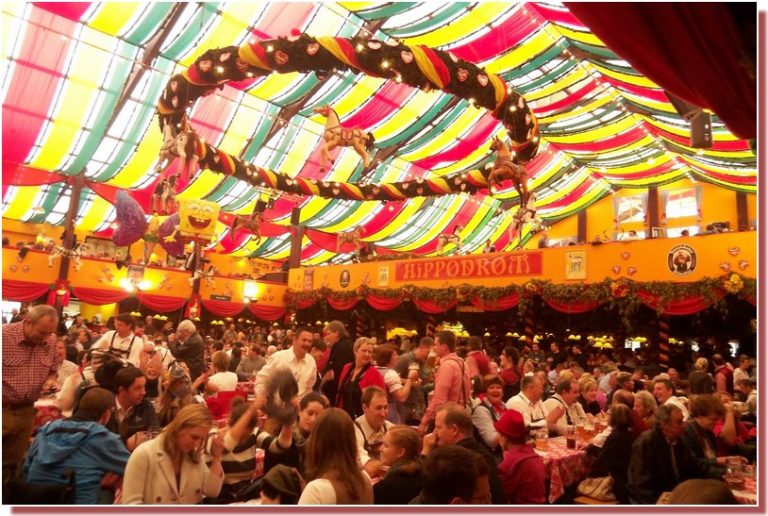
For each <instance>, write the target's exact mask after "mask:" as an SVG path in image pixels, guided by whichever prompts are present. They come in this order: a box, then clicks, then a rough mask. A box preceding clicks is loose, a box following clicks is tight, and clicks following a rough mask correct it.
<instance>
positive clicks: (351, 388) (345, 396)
mask: <svg viewBox="0 0 768 516" xmlns="http://www.w3.org/2000/svg"><path fill="white" fill-rule="evenodd" d="M374 343H375V341H374V340H373V339H369V338H368V337H360V338H359V339H357V340H356V341H355V344H354V346H353V348H352V351H353V352H354V354H355V360H354V362H350V363H348V364H347V365H345V366H344V368H343V369H342V370H341V376H340V377H339V378H340V379H339V393H338V395H337V398H336V406H337V407H339V408H341V409H344V410H345V411H346V412H347V414H349V415H350V416H351V417H352V419H356V418H358V417H360V416H362V415H363V404H362V401H361V400H362V395H363V389H365V388H366V387H370V386H371V385H375V386H376V387H380V388H381V389H383V390H384V392H386V391H387V384H386V383H385V382H384V377H383V376H381V373H380V372H379V371H378V370H377V369H376V368H375V367H372V365H373V364H372V359H373V347H374Z"/></svg>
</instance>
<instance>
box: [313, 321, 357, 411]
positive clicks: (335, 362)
mask: <svg viewBox="0 0 768 516" xmlns="http://www.w3.org/2000/svg"><path fill="white" fill-rule="evenodd" d="M323 340H324V341H325V343H326V344H327V345H328V346H330V347H331V354H330V356H329V357H328V363H327V364H326V366H325V370H324V371H323V373H322V380H321V382H320V390H321V391H322V392H323V394H325V396H326V397H327V398H328V399H329V400H330V401H331V404H332V405H334V406H335V405H336V394H337V392H338V388H339V378H341V370H342V369H343V368H344V366H345V365H346V364H348V363H350V362H354V361H355V353H354V352H353V350H352V348H353V342H352V338H351V337H350V336H349V333H347V329H346V328H345V327H344V323H343V322H341V321H331V322H329V323H328V324H327V325H326V326H325V328H323Z"/></svg>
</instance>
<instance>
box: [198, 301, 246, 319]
mask: <svg viewBox="0 0 768 516" xmlns="http://www.w3.org/2000/svg"><path fill="white" fill-rule="evenodd" d="M203 308H205V309H206V310H207V311H209V312H211V313H212V314H213V315H218V316H219V317H234V316H236V315H237V314H239V313H240V312H242V311H243V308H245V304H244V303H231V302H229V301H216V300H214V299H203Z"/></svg>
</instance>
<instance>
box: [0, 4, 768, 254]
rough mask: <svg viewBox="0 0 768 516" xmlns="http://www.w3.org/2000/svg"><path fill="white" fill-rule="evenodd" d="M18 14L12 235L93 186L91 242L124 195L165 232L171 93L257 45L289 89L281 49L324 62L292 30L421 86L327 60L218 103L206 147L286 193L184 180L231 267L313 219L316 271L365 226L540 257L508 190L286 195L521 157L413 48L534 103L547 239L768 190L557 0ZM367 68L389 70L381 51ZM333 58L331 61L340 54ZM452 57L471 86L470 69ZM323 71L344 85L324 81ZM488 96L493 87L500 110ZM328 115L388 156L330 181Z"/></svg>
mask: <svg viewBox="0 0 768 516" xmlns="http://www.w3.org/2000/svg"><path fill="white" fill-rule="evenodd" d="M596 5H597V4H596ZM1 9H2V16H3V22H4V28H5V29H7V30H5V31H4V33H5V34H7V35H8V37H7V38H6V41H5V44H4V46H3V57H2V59H3V64H2V66H3V72H4V74H3V76H4V99H3V217H5V218H8V219H13V220H21V221H27V222H31V223H42V222H48V223H51V224H55V225H63V223H64V219H65V218H66V214H67V207H68V205H69V200H70V195H71V191H72V189H71V182H70V179H71V176H73V175H75V174H77V173H79V172H81V171H83V170H85V175H86V178H87V186H86V188H84V190H83V191H82V193H81V195H80V199H79V209H78V212H77V219H76V222H77V224H78V225H79V226H80V227H81V228H82V229H83V230H85V231H95V232H98V233H99V234H101V235H104V236H110V235H111V231H112V230H111V229H110V225H111V224H112V223H113V222H114V221H115V210H114V206H113V203H114V201H115V195H116V192H117V191H119V190H129V191H130V195H131V197H133V198H134V199H135V200H136V201H137V202H138V203H139V204H140V205H141V207H142V209H143V210H144V212H145V213H147V214H149V213H151V210H150V207H151V199H152V193H153V191H154V187H155V185H156V184H157V183H158V182H159V181H161V180H162V179H164V178H168V177H171V176H174V175H175V173H176V172H177V171H179V170H177V169H179V167H178V163H174V164H172V165H171V166H170V167H169V170H166V171H165V172H164V173H163V174H159V173H158V172H157V171H156V170H155V164H156V161H157V156H158V153H159V151H160V148H161V146H162V144H163V141H162V138H158V136H157V128H158V127H159V117H157V116H156V114H155V106H156V104H157V101H158V99H159V98H160V97H161V96H162V94H163V92H164V88H165V87H166V85H168V84H169V82H170V81H171V78H172V77H173V76H175V75H178V74H182V73H184V72H186V71H188V70H189V69H190V67H191V66H193V65H194V63H196V62H198V58H199V57H201V56H202V55H203V54H204V52H205V50H206V49H213V48H219V49H222V48H225V47H227V46H233V45H235V46H237V48H238V49H240V48H243V47H245V46H249V47H250V45H251V44H252V43H251V42H252V41H254V40H255V42H256V43H257V46H262V45H265V44H266V43H265V42H267V41H277V42H278V43H274V44H273V45H274V46H273V52H272V53H271V54H267V57H266V59H267V61H266V62H268V63H269V64H270V66H274V68H275V69H277V70H280V69H281V66H282V65H277V63H276V61H274V59H275V55H276V54H275V52H276V51H277V50H282V52H284V53H285V54H286V56H288V58H289V61H288V63H286V65H285V66H288V65H290V64H291V60H292V59H293V57H292V53H291V52H293V50H291V49H292V48H293V47H292V46H291V45H294V44H295V45H297V46H299V45H302V44H304V43H302V42H304V41H306V45H307V46H308V45H309V44H313V43H310V42H309V40H307V39H306V38H307V36H301V37H300V38H299V40H297V41H296V42H295V43H291V42H290V41H288V39H285V40H279V37H280V36H283V37H285V36H288V35H290V34H291V31H292V30H294V29H296V30H299V31H300V32H301V33H303V34H313V35H318V38H317V39H316V40H315V41H317V40H318V39H321V38H320V37H319V35H326V36H327V37H328V38H333V39H334V41H337V40H336V38H339V40H344V41H346V40H349V41H355V42H357V41H361V42H364V43H363V44H364V45H366V44H367V42H368V41H373V40H376V41H380V42H382V48H381V49H380V50H379V51H384V52H390V53H391V56H390V54H387V55H388V56H390V57H389V59H388V60H391V61H392V62H393V63H394V62H398V63H399V62H402V63H403V64H404V65H405V66H401V67H393V68H395V69H397V71H398V72H399V73H400V74H401V75H402V74H405V76H403V78H402V80H403V82H401V83H397V82H396V80H393V79H396V76H395V75H394V74H393V73H392V72H391V71H389V72H385V70H382V69H378V71H379V75H381V76H383V77H386V78H381V77H374V76H371V75H364V74H362V73H359V72H358V71H357V68H355V67H350V66H349V65H345V66H336V71H333V70H332V68H333V67H332V66H330V67H329V63H327V64H324V65H323V66H322V67H320V66H317V67H315V66H314V65H315V64H316V63H318V61H312V60H310V64H311V65H312V68H311V71H309V68H307V70H308V71H307V72H303V71H297V72H288V73H269V74H267V72H268V71H269V70H267V69H263V70H262V69H259V70H260V72H259V73H258V74H256V73H255V72H254V76H253V77H245V79H243V80H241V81H236V82H229V83H228V84H227V85H225V86H223V88H221V89H218V88H217V89H215V90H214V91H213V92H212V93H211V94H210V95H207V96H205V97H202V98H200V99H199V100H198V101H197V102H196V103H195V104H194V106H193V107H192V109H191V112H190V114H189V123H190V125H191V127H193V128H194V129H195V130H196V131H197V132H198V134H199V135H200V136H201V137H202V138H203V140H204V141H205V142H206V143H207V144H209V145H210V146H212V147H214V148H216V149H217V150H219V151H221V152H224V153H226V154H227V155H229V156H235V157H236V159H237V160H239V161H240V162H242V163H243V164H245V165H251V166H252V167H253V168H254V170H264V171H265V175H268V174H274V175H275V178H276V179H275V184H274V188H270V187H267V186H258V187H256V186H254V185H253V183H252V182H250V181H248V179H247V178H248V176H247V173H246V175H245V177H243V178H242V179H241V177H242V176H238V175H236V176H234V177H233V176H224V175H222V174H220V173H215V172H212V171H211V170H208V169H206V170H202V171H201V172H199V173H197V174H196V175H193V176H192V177H190V178H183V177H182V178H180V180H179V181H178V182H177V184H176V190H177V191H178V195H177V198H178V199H179V200H181V199H185V198H186V199H204V200H207V201H211V202H215V203H217V204H218V205H219V206H221V210H222V214H221V215H220V217H219V223H218V225H217V228H216V234H217V236H218V242H219V243H218V248H219V250H220V251H222V252H227V253H232V254H233V255H236V256H246V255H252V256H259V257H263V258H269V259H277V260H282V259H285V258H287V256H288V254H289V251H290V233H289V231H288V227H287V226H288V225H289V220H290V214H291V210H292V209H293V208H294V207H296V206H299V207H301V223H302V224H305V225H306V226H307V227H308V228H309V229H308V231H307V237H306V238H305V239H304V241H303V246H302V255H301V258H302V263H304V264H308V265H312V264H319V263H324V262H329V261H333V260H344V259H346V258H348V254H347V253H344V252H342V254H340V255H338V254H337V253H336V244H337V242H336V234H337V233H341V232H348V231H351V230H353V229H354V228H357V227H360V228H361V230H362V235H363V238H362V239H363V241H365V242H372V243H375V244H376V246H377V251H378V252H379V254H380V255H381V254H384V253H412V254H417V255H424V254H433V253H435V252H436V250H437V245H438V237H439V235H441V234H443V233H449V232H451V229H452V228H454V227H455V226H456V225H460V226H462V227H463V228H464V229H463V230H462V234H461V236H460V237H461V242H462V249H463V250H465V251H468V252H480V251H481V249H482V247H483V246H484V244H485V241H486V240H488V239H490V240H491V241H492V243H493V244H494V245H495V246H496V248H497V249H499V250H504V249H512V248H514V247H515V246H516V245H518V243H519V240H520V239H522V240H525V239H527V238H530V233H529V232H528V231H527V230H526V229H523V231H522V234H521V235H519V236H515V237H514V238H512V239H510V237H509V234H508V231H507V230H508V229H509V227H510V226H511V225H512V224H514V223H515V221H514V218H513V215H514V210H512V211H510V210H509V206H510V205H514V204H517V193H516V192H515V191H514V188H513V187H512V186H511V184H508V183H505V184H502V185H500V187H498V188H496V190H497V191H496V192H494V193H493V195H488V194H489V193H491V192H488V191H487V190H485V189H484V188H482V187H479V186H478V190H467V191H466V193H465V192H458V191H456V193H453V192H452V193H447V192H446V195H442V196H434V197H413V198H404V199H402V200H390V201H389V202H386V203H384V202H381V201H367V200H352V199H351V198H349V199H328V198H323V197H321V196H319V195H304V193H305V192H304V190H302V191H301V195H299V191H298V190H293V193H285V192H284V191H283V190H282V189H281V186H286V188H293V187H298V186H299V185H301V184H302V182H301V181H299V182H295V183H294V185H287V179H291V180H293V181H297V180H306V181H308V183H304V187H305V188H311V187H317V188H318V189H322V188H324V186H323V182H326V183H327V184H328V187H329V188H330V189H331V193H333V188H334V184H333V183H347V184H357V185H361V184H362V186H365V187H368V186H370V185H373V184H377V183H389V184H396V185H398V184H403V183H410V182H414V181H416V180H417V179H422V180H423V181H424V183H423V184H424V187H425V191H426V189H427V188H431V186H429V183H428V182H429V181H435V182H437V183H438V184H440V181H446V183H447V184H448V185H450V183H451V181H452V180H455V179H456V178H462V180H464V181H466V183H467V185H468V186H467V188H469V185H470V184H471V178H472V177H473V175H475V174H478V173H479V174H480V175H483V176H484V175H485V172H486V170H487V169H486V165H488V164H489V163H491V162H492V161H493V159H494V157H493V155H492V153H491V152H490V150H489V147H488V143H489V142H490V140H491V139H492V138H493V137H494V136H496V137H499V138H501V139H503V140H504V139H507V138H508V136H507V133H508V129H507V128H506V127H505V126H504V124H503V123H502V122H501V121H500V120H499V119H497V118H494V116H492V115H491V114H490V113H489V111H487V110H486V109H478V108H477V107H473V106H472V104H471V103H470V102H469V101H468V97H467V96H461V95H457V94H453V93H445V92H443V91H441V90H438V89H437V88H435V89H434V90H433V91H431V92H425V91H423V90H422V89H419V88H418V87H413V86H411V85H409V83H407V82H405V78H406V76H408V74H409V73H411V72H409V70H410V71H412V72H414V75H412V76H410V77H411V78H413V79H414V80H415V79H417V78H418V75H417V74H416V70H417V69H418V72H419V74H421V69H420V68H418V63H417V62H416V57H415V56H416V54H415V53H414V52H413V51H412V50H411V53H414V58H413V60H412V61H411V62H410V63H407V64H406V63H405V60H404V59H403V55H400V53H399V52H400V51H402V50H405V47H407V48H409V49H412V48H420V46H423V47H427V48H430V49H433V50H434V51H435V52H436V53H437V55H438V56H443V57H444V56H447V55H448V53H450V54H452V55H454V56H456V58H457V59H458V60H460V61H465V62H467V63H476V65H477V69H478V70H480V72H471V73H470V76H471V77H470V78H468V79H467V80H466V81H464V82H463V83H459V82H458V75H456V76H455V77H456V81H455V84H456V85H458V84H464V85H469V84H472V85H473V87H474V86H475V84H474V83H476V84H477V85H479V84H480V83H479V82H478V81H477V79H473V77H475V75H472V73H482V71H483V70H484V71H485V73H487V74H496V75H498V77H499V78H500V79H501V81H503V82H504V83H505V84H508V85H510V86H511V87H512V88H513V90H514V91H515V92H517V93H516V94H520V95H523V96H524V97H525V99H526V101H527V104H528V106H529V107H530V108H531V109H532V111H533V113H534V114H535V116H536V119H537V121H538V125H539V130H540V133H541V135H540V141H539V150H538V153H537V154H536V156H535V157H534V158H533V159H532V160H531V161H530V162H528V163H527V164H526V165H525V167H526V170H527V173H528V176H529V178H530V179H529V188H530V189H531V191H532V192H536V193H537V195H538V200H537V201H536V205H537V209H538V215H539V216H540V217H541V218H542V219H543V220H544V221H545V222H546V223H550V224H551V223H553V222H555V221H558V220H561V219H563V218H565V217H568V216H570V215H573V214H575V213H577V212H579V211H581V210H584V209H586V208H588V207H589V206H591V205H592V204H593V203H595V202H597V201H599V200H601V199H603V198H604V197H606V196H608V195H611V192H612V191H617V190H620V189H622V188H638V189H643V188H648V187H651V186H662V185H665V184H669V183H672V182H675V181H678V180H681V179H688V180H691V181H694V180H695V181H706V182H709V183H712V184H715V185H718V186H721V187H723V188H728V189H731V190H737V191H743V192H749V193H754V192H756V177H757V171H756V158H755V155H754V153H753V152H752V151H751V150H750V148H749V144H748V142H747V141H745V140H740V139H738V138H736V137H735V136H734V135H733V134H731V133H730V132H729V131H728V130H727V128H725V126H724V125H723V124H722V122H721V120H720V119H719V118H718V117H717V116H716V115H715V116H713V119H712V132H713V146H712V148H710V149H695V148H692V147H691V146H690V142H689V137H690V129H689V125H688V123H687V122H686V121H685V120H684V119H683V118H682V117H681V116H680V115H678V114H677V112H676V111H675V109H674V107H673V106H672V105H671V103H670V102H669V100H668V98H667V97H666V94H665V93H664V91H663V90H662V89H661V88H660V87H658V86H657V85H656V84H654V83H653V82H652V81H651V80H649V79H648V78H646V77H644V76H643V75H642V74H640V73H639V72H637V71H636V70H634V69H633V68H632V67H631V66H630V65H629V64H628V63H627V62H625V61H624V60H623V59H622V58H621V57H620V56H618V55H616V54H615V53H614V52H613V51H612V50H611V49H610V48H607V47H606V46H605V45H604V44H603V43H602V42H601V41H600V40H599V39H598V38H597V37H595V36H594V35H593V34H592V33H591V32H590V31H589V30H588V29H587V28H586V27H585V26H584V24H582V23H581V22H580V21H579V20H578V19H576V18H575V17H574V16H573V15H572V14H571V13H570V12H569V11H568V9H567V8H566V7H565V6H564V5H562V4H559V3H556V2H546V3H544V2H536V3H497V2H482V3H467V2H461V3H458V2H457V3H444V4H435V3H414V2H407V3H380V2H354V3H344V2H341V3H316V4H314V3H308V2H301V3H294V2H291V3H277V2H259V3H246V2H230V3H162V2H157V3H141V2H132V3H125V2H99V3H88V2H78V3H54V2H45V3H24V2H15V3H9V2H6V3H3V5H2V7H1ZM616 23H617V24H620V23H622V20H617V21H616ZM627 30H631V27H627ZM310 39H312V38H310ZM389 43H392V44H393V45H394V43H397V45H398V47H397V49H400V50H399V51H397V50H396V47H395V46H392V45H390V44H389ZM318 44H319V41H318ZM279 45H286V48H287V49H288V50H284V49H281V48H278V46H279ZM401 46H402V48H401ZM43 48H44V49H46V51H45V52H41V51H40V49H43ZM312 48H313V49H314V48H315V47H312ZM264 49H265V50H266V48H264ZM353 50H354V54H355V56H356V57H357V58H358V62H359V63H361V66H363V67H366V66H367V67H370V66H371V64H374V65H375V64H376V63H379V61H375V62H371V63H369V62H367V61H365V59H363V60H362V61H361V60H360V59H361V58H359V57H358V54H357V48H356V43H355V47H353ZM238 51H239V50H238ZM301 51H303V52H305V53H306V50H301ZM368 52H370V55H373V52H374V49H367V50H365V53H368ZM320 54H322V55H325V56H326V57H327V58H328V59H330V57H329V56H330V55H331V54H330V52H329V51H327V50H326V47H323V46H322V45H321V46H320V47H319V48H318V52H317V54H316V56H317V55H320ZM345 55H346V54H345ZM405 55H406V56H407V54H405ZM238 56H239V54H238ZM233 57H236V56H235V54H233ZM280 59H281V60H282V57H281V58H280ZM317 59H320V57H318V58H317ZM323 59H325V57H323ZM334 59H335V57H334ZM405 59H410V58H409V57H406V58H405ZM441 59H442V58H441ZM448 59H449V61H448V64H447V66H448V67H449V70H454V68H451V67H452V66H454V65H455V66H458V64H457V63H453V61H452V60H451V59H450V57H448ZM452 63H453V64H452ZM294 64H295V63H294ZM319 68H323V69H325V70H327V71H329V73H328V74H327V75H325V76H324V77H323V78H321V77H318V76H317V74H316V73H315V72H314V70H315V69H319ZM401 68H402V70H401ZM283 69H284V70H285V69H286V68H283ZM466 69H467V70H468V72H470V69H469V68H466ZM248 70H251V68H249V69H248ZM374 70H376V69H375V66H374ZM214 71H215V70H214ZM369 71H370V70H369ZM454 73H458V72H457V71H454ZM321 75H323V74H322V73H321ZM422 75H423V74H422ZM423 77H426V75H423ZM489 77H490V75H489ZM452 78H453V76H452ZM472 81H474V83H473V82H472ZM433 84H436V82H433ZM491 86H492V85H491V83H490V80H489V85H488V86H485V87H483V91H485V90H486V89H487V91H489V92H490V91H491V90H490V88H491ZM494 91H495V90H494ZM483 98H484V99H485V100H482V99H481V97H480V96H477V97H476V98H475V100H476V101H477V102H478V103H479V102H481V100H482V102H487V101H488V99H490V96H489V97H483ZM494 98H495V97H494ZM325 105H331V106H333V107H334V109H335V110H336V111H337V113H338V115H339V117H340V120H341V123H342V124H344V125H345V126H350V127H360V128H362V129H363V130H364V131H365V132H371V133H372V134H373V135H374V137H375V148H376V151H377V152H376V153H375V154H372V155H371V158H372V164H371V166H370V167H369V168H368V169H366V168H365V167H363V164H362V160H361V159H360V157H359V156H358V155H357V154H356V153H355V152H354V151H353V150H352V149H349V148H344V149H338V150H335V151H333V153H332V155H333V157H334V158H335V164H334V165H333V166H332V167H330V168H328V170H326V171H324V172H322V173H321V172H320V168H321V159H320V158H321V144H322V136H323V132H324V123H325V119H324V118H322V117H321V116H319V115H317V114H315V113H314V112H313V109H314V108H316V107H320V106H325ZM482 106H484V107H486V108H488V107H490V104H482ZM491 109H492V107H491ZM211 159H212V158H211ZM267 172H268V174H267ZM464 174H467V178H466V179H464V178H463V175H464ZM259 177H260V178H261V176H259ZM281 178H286V179H285V180H286V184H285V185H283V184H282V183H281V182H280V181H281ZM313 179H314V180H316V181H317V184H318V185H319V186H316V185H315V184H313V183H312V180H313ZM262 182H263V179H262ZM398 188H399V187H398ZM410 188H412V187H410ZM439 189H440V188H438V190H439ZM340 190H341V188H340ZM472 192H474V193H472ZM270 198H272V199H274V200H275V202H274V207H272V208H269V209H267V210H266V211H265V213H264V219H265V222H264V223H263V224H261V225H260V231H259V232H260V234H261V238H260V239H257V238H256V236H255V235H254V234H253V233H251V232H248V231H247V230H241V229H239V228H238V229H237V230H236V231H230V229H229V228H230V224H231V222H232V218H233V217H234V216H235V215H245V216H250V214H251V213H252V212H253V211H254V207H255V206H256V204H257V202H258V201H263V202H265V201H268V200H269V199H270Z"/></svg>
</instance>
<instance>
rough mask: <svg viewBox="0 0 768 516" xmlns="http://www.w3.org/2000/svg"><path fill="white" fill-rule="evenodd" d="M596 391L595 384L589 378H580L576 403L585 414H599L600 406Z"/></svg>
mask: <svg viewBox="0 0 768 516" xmlns="http://www.w3.org/2000/svg"><path fill="white" fill-rule="evenodd" d="M597 390H598V385H597V382H596V381H595V380H594V379H593V378H592V377H591V376H587V375H584V376H582V377H581V380H579V397H578V401H579V403H581V408H583V409H584V412H585V413H586V414H591V415H593V416H597V415H598V414H600V412H601V409H600V404H599V403H598V402H597Z"/></svg>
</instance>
